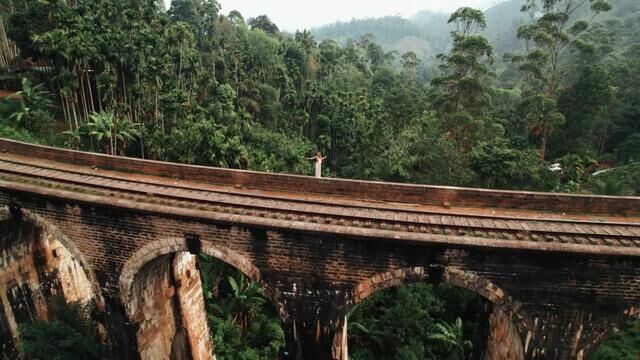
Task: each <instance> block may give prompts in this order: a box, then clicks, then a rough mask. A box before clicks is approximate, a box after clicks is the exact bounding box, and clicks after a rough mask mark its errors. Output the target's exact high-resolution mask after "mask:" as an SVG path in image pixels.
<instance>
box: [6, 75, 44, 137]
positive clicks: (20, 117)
mask: <svg viewBox="0 0 640 360" xmlns="http://www.w3.org/2000/svg"><path fill="white" fill-rule="evenodd" d="M15 97H16V98H18V99H19V101H20V107H19V108H18V109H17V110H16V111H15V112H14V113H13V114H11V116H10V117H9V118H10V119H12V120H14V121H15V123H16V125H17V126H18V127H22V128H24V129H27V130H29V131H33V132H36V133H43V132H45V131H47V130H50V127H51V125H52V124H53V117H52V116H51V113H50V111H49V107H50V106H51V99H50V93H49V92H48V91H46V90H44V85H43V84H38V85H35V86H33V84H32V83H31V81H30V80H29V79H28V78H23V79H22V90H21V91H18V92H17V93H16V94H15Z"/></svg>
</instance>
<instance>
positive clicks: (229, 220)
mask: <svg viewBox="0 0 640 360" xmlns="http://www.w3.org/2000/svg"><path fill="white" fill-rule="evenodd" d="M0 240H2V241H1V245H2V251H1V255H2V256H1V258H0V280H1V282H0V300H2V305H3V306H2V308H1V309H0V310H2V311H1V312H0V320H2V321H1V322H0V330H2V331H3V332H4V333H6V334H9V335H12V336H14V337H15V336H17V334H16V330H15V328H16V324H17V323H18V322H19V321H20V320H21V319H25V318H26V319H28V318H38V317H39V318H43V317H44V318H46V316H47V314H46V309H45V307H43V305H42V301H43V300H42V299H43V298H46V297H47V296H50V295H51V294H63V295H64V297H65V298H67V299H68V300H88V299H93V300H94V301H95V302H96V308H97V309H98V312H99V319H100V323H101V325H100V327H101V330H102V332H103V334H104V336H105V338H108V339H109V344H111V345H112V352H113V357H114V358H122V359H128V358H140V357H141V358H145V359H160V358H185V357H186V358H194V359H211V358H213V354H214V352H215V344H211V343H210V341H209V337H208V331H209V330H208V329H207V324H206V320H205V317H204V305H203V301H202V290H201V286H200V278H199V274H198V271H197V261H196V258H195V256H194V254H198V253H205V254H208V255H211V256H214V257H216V258H218V259H220V260H222V261H224V262H226V263H228V264H230V265H233V266H235V267H236V268H238V269H239V270H241V271H242V272H244V273H245V274H247V275H248V276H250V277H251V278H252V279H254V280H257V281H258V282H259V283H260V284H261V285H262V286H263V287H264V288H265V289H266V292H267V294H268V295H269V296H270V298H271V299H272V300H273V302H274V304H275V305H276V307H277V309H278V311H279V313H280V315H281V317H282V320H283V326H284V329H285V333H286V336H287V347H288V352H289V354H290V355H289V358H290V359H341V360H342V359H346V358H347V356H346V347H347V343H346V326H345V314H346V313H347V311H348V310H349V309H350V307H351V306H352V305H353V304H355V303H357V302H359V301H361V300H362V299H364V298H366V297H367V296H369V295H370V294H372V293H373V292H375V291H376V290H378V289H382V288H386V287H390V286H394V285H397V284H399V283H403V282H411V281H429V282H433V283H441V282H445V283H449V284H452V285H455V286H459V287H463V288H467V289H470V290H472V291H474V292H476V293H478V294H480V295H482V296H483V297H484V298H485V299H487V300H488V301H489V302H490V303H491V304H492V306H491V307H492V310H491V316H490V323H491V327H492V329H491V330H490V334H489V340H488V344H487V350H486V351H487V353H486V357H487V358H489V359H497V360H499V359H583V358H587V356H588V355H589V354H590V353H591V352H592V351H593V349H594V348H595V347H596V346H597V345H598V344H599V343H600V342H601V341H602V340H603V339H604V338H606V336H608V335H609V334H610V333H612V332H615V331H616V330H617V329H618V328H619V327H621V326H622V325H624V323H625V322H626V321H628V320H629V319H632V318H636V317H638V313H639V310H638V306H639V305H640V198H632V197H626V198H624V197H601V196H574V195H560V194H543V193H531V192H509V191H489V190H480V189H462V188H450V187H432V186H417V185H400V184H387V183H378V182H363V181H350V180H337V179H313V178H308V177H302V176H288V175H276V174H266V173H255V172H246V171H235V170H223V169H215V168H206V167H198V166H185V165H178V164H170V163H160V162H153V161H145V160H136V159H130V158H119V157H111V156H105V155H100V154H91V153H83V152H75V151H68V150H61V149H54V148H48V147H42V146H35V145H29V144H25V143H20V142H15V141H9V140H2V139H0Z"/></svg>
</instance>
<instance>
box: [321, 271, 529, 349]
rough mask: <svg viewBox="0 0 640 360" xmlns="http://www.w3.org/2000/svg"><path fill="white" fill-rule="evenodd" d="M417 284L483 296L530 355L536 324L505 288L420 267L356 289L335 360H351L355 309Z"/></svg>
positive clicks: (346, 309)
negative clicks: (350, 318)
mask: <svg viewBox="0 0 640 360" xmlns="http://www.w3.org/2000/svg"><path fill="white" fill-rule="evenodd" d="M416 282H432V283H434V284H440V283H444V284H448V285H452V286H455V287H459V288H462V289H466V290H469V291H471V292H474V293H476V294H478V295H480V296H482V297H483V298H485V299H486V300H488V301H489V302H491V303H492V304H493V305H494V306H496V307H497V308H498V309H499V310H501V311H502V312H503V313H504V314H506V316H507V317H508V319H509V320H510V321H511V323H512V324H513V325H514V326H515V330H516V331H517V333H518V336H519V338H520V342H521V344H520V345H521V346H522V351H523V355H524V354H526V353H527V350H528V347H529V344H530V343H531V340H532V334H533V324H532V322H531V321H530V319H529V318H528V317H527V316H526V314H525V313H524V312H523V311H522V310H521V305H520V303H519V302H517V301H515V300H514V299H513V298H512V297H511V296H509V295H508V294H507V293H506V292H505V291H504V290H503V289H502V288H500V287H499V286H497V285H496V284H494V283H493V282H491V281H490V280H488V279H486V278H483V277H481V276H478V275H476V274H473V273H470V272H467V271H464V270H463V269H461V268H459V267H454V266H431V267H422V266H418V267H411V268H403V269H396V270H393V271H389V272H386V273H380V274H376V275H374V276H373V277H371V278H368V279H366V280H363V281H361V282H360V283H358V284H357V285H356V286H355V287H354V288H353V290H352V292H351V301H349V302H348V303H347V305H346V306H345V307H344V308H343V309H341V310H340V311H339V314H340V321H339V322H338V327H342V329H339V328H338V331H336V336H335V339H334V342H333V357H334V358H335V359H340V360H348V353H347V323H346V322H347V321H346V315H347V313H348V312H349V310H351V308H352V307H353V306H354V305H356V304H358V303H360V302H362V301H364V300H366V299H367V298H368V297H370V296H371V295H373V294H374V293H375V292H377V291H380V290H384V289H388V288H391V287H395V286H398V285H401V284H410V283H416Z"/></svg>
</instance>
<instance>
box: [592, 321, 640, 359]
mask: <svg viewBox="0 0 640 360" xmlns="http://www.w3.org/2000/svg"><path fill="white" fill-rule="evenodd" d="M639 354H640V324H638V322H632V323H630V324H628V325H627V326H626V327H625V328H624V329H622V331H620V332H618V333H616V334H614V335H612V336H611V337H610V338H609V339H607V341H605V342H604V343H603V344H602V345H601V346H600V347H599V348H598V350H596V351H595V353H593V355H592V356H591V360H635V359H637V358H638V355H639Z"/></svg>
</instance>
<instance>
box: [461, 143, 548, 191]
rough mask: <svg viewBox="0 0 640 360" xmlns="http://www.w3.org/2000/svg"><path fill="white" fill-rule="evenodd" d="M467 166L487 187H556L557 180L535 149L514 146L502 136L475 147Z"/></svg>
mask: <svg viewBox="0 0 640 360" xmlns="http://www.w3.org/2000/svg"><path fill="white" fill-rule="evenodd" d="M470 167H471V169H472V170H473V171H475V173H476V174H477V175H478V177H479V182H480V183H481V184H482V186H483V187H486V188H499V189H529V190H550V189H553V187H554V186H555V181H554V180H556V179H554V176H553V174H552V173H551V172H550V171H549V170H548V169H547V166H546V164H545V163H544V162H543V161H542V160H541V159H540V154H539V153H538V152H537V151H534V150H519V149H515V148H513V147H512V146H511V144H509V142H508V141H507V140H505V139H502V138H496V139H494V140H493V141H490V142H481V143H479V144H478V145H477V146H476V147H474V148H473V150H472V151H471V162H470ZM556 181H557V180H556Z"/></svg>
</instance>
